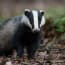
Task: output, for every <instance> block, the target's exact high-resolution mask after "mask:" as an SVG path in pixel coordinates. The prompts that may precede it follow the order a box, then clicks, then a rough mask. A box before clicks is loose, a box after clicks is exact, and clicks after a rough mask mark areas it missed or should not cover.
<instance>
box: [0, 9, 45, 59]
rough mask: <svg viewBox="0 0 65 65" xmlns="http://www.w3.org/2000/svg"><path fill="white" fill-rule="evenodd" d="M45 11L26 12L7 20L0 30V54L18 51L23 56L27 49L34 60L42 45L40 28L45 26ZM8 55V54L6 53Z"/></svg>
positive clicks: (29, 56)
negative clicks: (13, 50)
mask: <svg viewBox="0 0 65 65" xmlns="http://www.w3.org/2000/svg"><path fill="white" fill-rule="evenodd" d="M43 14H44V12H43V11H36V10H32V11H30V10H28V9H27V10H25V12H24V15H22V16H17V17H13V18H10V19H8V20H6V22H5V23H4V24H3V26H2V27H1V29H0V48H1V50H0V52H2V53H3V52H4V51H5V52H6V51H7V54H8V53H9V52H8V51H10V50H12V49H16V51H17V55H18V56H20V57H21V56H23V53H24V48H26V49H27V53H28V58H29V59H30V58H33V57H34V55H35V52H36V50H37V49H38V48H39V44H40V28H41V27H42V26H43V25H44V24H45V18H44V15H43ZM4 54H6V53H4Z"/></svg>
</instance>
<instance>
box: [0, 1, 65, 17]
mask: <svg viewBox="0 0 65 65" xmlns="http://www.w3.org/2000/svg"><path fill="white" fill-rule="evenodd" d="M64 5H65V0H0V16H1V17H4V18H5V17H6V18H7V17H11V16H14V15H21V14H22V13H23V11H24V9H25V8H29V9H43V10H45V12H46V14H48V15H62V14H63V15H64V14H65V13H64V11H65V9H64Z"/></svg>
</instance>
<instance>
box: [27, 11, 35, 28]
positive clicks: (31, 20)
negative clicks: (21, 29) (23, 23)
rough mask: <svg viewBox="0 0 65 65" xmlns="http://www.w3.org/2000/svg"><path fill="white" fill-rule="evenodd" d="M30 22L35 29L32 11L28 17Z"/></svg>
mask: <svg viewBox="0 0 65 65" xmlns="http://www.w3.org/2000/svg"><path fill="white" fill-rule="evenodd" d="M26 16H27V17H28V19H29V21H30V24H31V25H32V28H34V19H33V14H32V11H31V12H29V13H28V15H26Z"/></svg>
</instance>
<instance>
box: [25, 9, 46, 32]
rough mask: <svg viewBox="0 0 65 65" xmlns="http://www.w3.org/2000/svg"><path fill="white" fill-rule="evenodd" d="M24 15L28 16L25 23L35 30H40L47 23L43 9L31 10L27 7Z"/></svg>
mask: <svg viewBox="0 0 65 65" xmlns="http://www.w3.org/2000/svg"><path fill="white" fill-rule="evenodd" d="M24 15H25V17H26V19H25V22H24V23H25V24H26V25H27V26H29V27H30V28H31V30H32V31H33V32H34V31H37V32H38V31H40V29H41V27H42V26H43V25H44V24H45V17H44V11H43V10H39V11H38V10H29V9H25V11H24Z"/></svg>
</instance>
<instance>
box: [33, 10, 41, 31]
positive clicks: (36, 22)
mask: <svg viewBox="0 0 65 65" xmlns="http://www.w3.org/2000/svg"><path fill="white" fill-rule="evenodd" d="M32 14H33V19H34V28H33V31H35V30H40V29H39V26H38V12H37V11H35V10H33V11H32Z"/></svg>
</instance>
